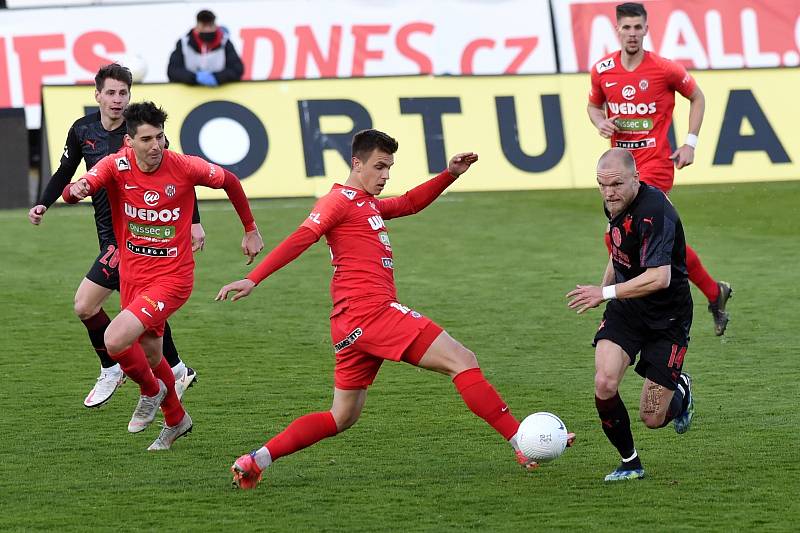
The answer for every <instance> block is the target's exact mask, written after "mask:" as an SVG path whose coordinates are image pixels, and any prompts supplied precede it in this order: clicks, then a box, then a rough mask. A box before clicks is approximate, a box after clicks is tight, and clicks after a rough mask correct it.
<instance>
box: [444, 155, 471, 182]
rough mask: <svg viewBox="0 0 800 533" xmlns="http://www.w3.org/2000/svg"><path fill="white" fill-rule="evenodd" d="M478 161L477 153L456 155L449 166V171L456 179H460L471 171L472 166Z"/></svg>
mask: <svg viewBox="0 0 800 533" xmlns="http://www.w3.org/2000/svg"><path fill="white" fill-rule="evenodd" d="M477 160H478V154H476V153H475V152H464V153H462V154H456V155H454V156H453V158H452V159H451V160H450V163H449V164H448V165H447V170H448V172H450V174H452V175H453V176H454V177H456V178H457V177H459V176H460V175H461V174H463V173H464V172H466V171H467V170H469V167H470V165H472V164H473V163H474V162H475V161H477Z"/></svg>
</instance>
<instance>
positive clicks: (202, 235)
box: [192, 222, 206, 252]
mask: <svg viewBox="0 0 800 533" xmlns="http://www.w3.org/2000/svg"><path fill="white" fill-rule="evenodd" d="M205 245H206V231H205V230H204V229H203V225H202V224H200V223H199V222H198V223H197V224H192V252H202V251H203V247H204V246H205Z"/></svg>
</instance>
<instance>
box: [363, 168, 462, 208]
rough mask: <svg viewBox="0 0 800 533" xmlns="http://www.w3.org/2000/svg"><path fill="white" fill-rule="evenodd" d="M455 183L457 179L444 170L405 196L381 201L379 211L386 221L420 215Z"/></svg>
mask: <svg viewBox="0 0 800 533" xmlns="http://www.w3.org/2000/svg"><path fill="white" fill-rule="evenodd" d="M454 181H456V177H455V176H453V175H452V174H450V171H448V170H444V171H443V172H441V173H440V174H439V175H437V176H436V177H433V178H431V179H429V180H428V181H426V182H425V183H422V184H421V185H417V186H416V187H414V188H413V189H411V190H410V191H408V192H407V193H405V194H404V195H403V196H396V197H394V198H386V199H385V200H379V201H378V210H379V211H380V212H381V216H382V217H383V218H384V219H386V220H389V219H390V218H397V217H404V216H407V215H413V214H414V213H419V212H420V211H422V210H423V209H425V208H426V207H428V206H429V205H431V202H433V201H434V200H436V198H438V197H439V195H440V194H442V193H443V192H444V190H445V189H446V188H447V187H449V186H450V184H452V183H453V182H454Z"/></svg>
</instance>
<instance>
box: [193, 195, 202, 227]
mask: <svg viewBox="0 0 800 533" xmlns="http://www.w3.org/2000/svg"><path fill="white" fill-rule="evenodd" d="M199 223H200V204H198V203H197V193H194V211H192V224H199Z"/></svg>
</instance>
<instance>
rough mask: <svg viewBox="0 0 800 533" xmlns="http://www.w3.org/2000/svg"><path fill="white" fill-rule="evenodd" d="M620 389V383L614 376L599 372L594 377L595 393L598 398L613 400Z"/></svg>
mask: <svg viewBox="0 0 800 533" xmlns="http://www.w3.org/2000/svg"><path fill="white" fill-rule="evenodd" d="M618 389H619V381H618V380H617V379H615V378H614V377H613V376H609V375H607V374H603V373H602V372H597V373H596V374H595V375H594V393H595V395H596V396H597V397H598V398H603V399H607V398H611V397H612V396H614V395H615V394H616V393H617V390H618Z"/></svg>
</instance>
